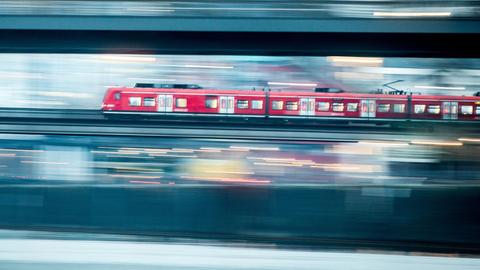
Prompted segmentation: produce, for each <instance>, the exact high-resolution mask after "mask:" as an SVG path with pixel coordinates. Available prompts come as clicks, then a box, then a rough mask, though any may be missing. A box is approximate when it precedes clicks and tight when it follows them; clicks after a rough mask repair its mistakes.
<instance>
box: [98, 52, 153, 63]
mask: <svg viewBox="0 0 480 270" xmlns="http://www.w3.org/2000/svg"><path fill="white" fill-rule="evenodd" d="M100 59H102V60H107V61H124V62H155V61H156V58H155V57H149V56H125V55H108V54H107V55H102V56H100Z"/></svg>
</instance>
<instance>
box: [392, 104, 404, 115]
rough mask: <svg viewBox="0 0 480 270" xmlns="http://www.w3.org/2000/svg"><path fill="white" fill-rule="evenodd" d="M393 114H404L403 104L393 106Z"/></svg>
mask: <svg viewBox="0 0 480 270" xmlns="http://www.w3.org/2000/svg"><path fill="white" fill-rule="evenodd" d="M393 112H394V113H404V112H405V104H393Z"/></svg>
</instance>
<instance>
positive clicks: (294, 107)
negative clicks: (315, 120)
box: [285, 101, 298, 111]
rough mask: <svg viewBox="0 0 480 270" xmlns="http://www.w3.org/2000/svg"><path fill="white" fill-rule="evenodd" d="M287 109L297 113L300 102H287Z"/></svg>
mask: <svg viewBox="0 0 480 270" xmlns="http://www.w3.org/2000/svg"><path fill="white" fill-rule="evenodd" d="M285 107H286V109H287V110H288V111H296V110H298V102H296V101H287V104H286V106H285Z"/></svg>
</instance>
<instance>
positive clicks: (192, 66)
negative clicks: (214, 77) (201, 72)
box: [183, 65, 234, 69]
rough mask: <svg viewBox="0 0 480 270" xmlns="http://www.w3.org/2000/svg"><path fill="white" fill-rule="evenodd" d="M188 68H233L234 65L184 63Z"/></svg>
mask: <svg viewBox="0 0 480 270" xmlns="http://www.w3.org/2000/svg"><path fill="white" fill-rule="evenodd" d="M183 67H186V68H218V69H232V68H234V67H233V66H210V65H183Z"/></svg>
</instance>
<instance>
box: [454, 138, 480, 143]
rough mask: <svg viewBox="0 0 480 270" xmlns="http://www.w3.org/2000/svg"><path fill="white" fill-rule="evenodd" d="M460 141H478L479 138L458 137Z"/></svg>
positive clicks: (479, 140)
mask: <svg viewBox="0 0 480 270" xmlns="http://www.w3.org/2000/svg"><path fill="white" fill-rule="evenodd" d="M458 140H459V141H461V142H480V138H458Z"/></svg>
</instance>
